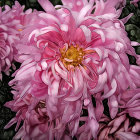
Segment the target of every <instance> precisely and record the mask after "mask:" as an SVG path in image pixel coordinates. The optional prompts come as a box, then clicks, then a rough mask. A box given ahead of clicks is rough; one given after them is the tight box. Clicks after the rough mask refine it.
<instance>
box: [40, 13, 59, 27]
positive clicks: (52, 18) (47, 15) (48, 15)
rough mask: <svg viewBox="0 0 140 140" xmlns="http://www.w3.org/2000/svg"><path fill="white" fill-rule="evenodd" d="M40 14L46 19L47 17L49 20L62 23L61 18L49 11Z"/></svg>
mask: <svg viewBox="0 0 140 140" xmlns="http://www.w3.org/2000/svg"><path fill="white" fill-rule="evenodd" d="M39 16H40V17H42V18H44V19H47V20H50V19H51V20H53V21H55V22H56V23H58V24H60V22H59V20H58V19H57V18H56V17H55V16H54V15H51V14H48V13H41V14H39Z"/></svg>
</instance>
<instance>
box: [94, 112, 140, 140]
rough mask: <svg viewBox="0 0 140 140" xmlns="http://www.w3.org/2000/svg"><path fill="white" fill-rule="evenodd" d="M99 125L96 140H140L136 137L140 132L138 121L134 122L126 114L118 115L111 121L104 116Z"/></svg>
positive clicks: (139, 137)
mask: <svg viewBox="0 0 140 140" xmlns="http://www.w3.org/2000/svg"><path fill="white" fill-rule="evenodd" d="M99 124H100V127H99V133H98V137H97V140H114V139H120V140H132V139H136V140H138V139H140V136H139V135H138V132H139V131H140V123H139V120H134V119H133V118H131V117H129V116H127V115H126V114H123V115H119V114H118V116H117V117H116V118H115V119H113V120H111V119H110V118H108V117H106V116H104V117H103V118H102V119H101V120H100V123H99Z"/></svg>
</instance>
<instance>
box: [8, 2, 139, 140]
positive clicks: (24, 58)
mask: <svg viewBox="0 0 140 140" xmlns="http://www.w3.org/2000/svg"><path fill="white" fill-rule="evenodd" d="M62 2H63V5H57V6H55V7H54V6H53V5H52V4H51V3H50V2H49V1H48V0H39V3H40V4H41V6H42V7H43V8H44V10H45V11H46V12H37V11H35V13H33V14H31V15H28V16H26V18H25V19H26V21H27V23H28V22H31V24H29V25H28V24H25V25H24V29H23V31H22V32H21V40H20V41H19V42H18V44H17V45H16V49H17V50H18V54H19V58H18V61H19V62H21V63H22V64H21V67H20V68H19V69H18V70H17V71H16V72H15V73H14V74H13V76H15V78H14V79H13V80H12V81H11V82H10V85H14V87H13V88H14V89H15V90H16V91H15V92H16V96H17V95H18V96H19V99H21V100H24V97H26V96H28V94H30V95H31V96H32V97H33V98H35V99H36V100H39V101H42V100H43V101H45V105H46V107H47V110H46V112H47V115H48V117H49V118H50V120H53V118H54V119H55V120H56V119H57V117H55V114H57V113H58V114H59V111H58V107H59V106H60V107H62V108H61V109H60V110H61V112H63V113H62V114H59V115H60V116H59V117H60V118H62V120H61V121H62V122H63V123H64V126H68V130H69V133H70V134H69V135H70V136H75V135H77V137H79V139H82V138H83V137H84V138H86V137H87V135H88V138H89V139H90V138H96V137H97V132H98V128H99V125H98V122H97V120H100V118H101V117H102V114H103V105H102V100H103V99H106V98H107V99H109V107H110V110H111V116H112V118H115V116H116V114H117V109H118V94H119V93H122V91H125V90H126V89H128V88H130V89H136V88H137V87H139V86H140V77H139V76H137V75H138V74H139V73H140V69H139V67H138V66H131V65H130V64H129V60H128V57H127V54H130V55H133V56H135V57H136V59H139V56H138V55H136V53H135V51H134V49H133V48H132V45H131V41H130V40H129V39H128V37H127V33H126V32H125V28H124V24H123V22H124V23H125V22H126V21H127V20H128V19H129V18H130V16H131V15H129V16H128V17H126V18H124V19H122V20H119V19H118V17H119V16H120V14H121V11H122V8H123V6H124V5H125V1H123V0H116V1H113V0H108V1H103V0H100V1H98V0H96V1H94V0H90V1H86V0H84V1H83V0H77V1H75V2H72V1H68V0H63V1H62ZM120 7H121V8H120ZM56 9H57V10H56ZM93 11H94V12H93ZM31 17H32V19H31ZM102 93H103V94H102ZM92 96H94V97H95V99H96V103H97V106H96V109H95V108H94V107H93V105H92ZM114 102H115V103H114ZM82 108H85V109H86V110H88V116H86V117H84V122H85V124H84V125H83V126H82V127H80V128H79V122H80V120H81V119H83V118H82V117H81V112H82ZM98 109H100V111H99V112H98ZM112 112H113V113H112ZM34 115H36V112H35V111H33V116H34ZM29 117H30V116H29ZM26 121H27V123H25V124H24V127H25V128H26V127H27V125H28V124H30V120H29V118H28V119H27V120H26ZM26 121H25V122H26ZM47 123H48V122H47ZM25 128H24V129H25ZM36 129H37V131H38V129H39V126H38V127H37V128H36ZM22 132H23V131H22ZM39 132H40V131H39ZM87 132H89V133H88V134H87ZM26 133H27V135H28V136H29V135H30V134H29V133H30V132H29V131H28V132H27V131H26V132H24V134H25V135H26ZM38 135H40V134H38ZM69 135H67V136H69ZM67 136H66V137H67ZM29 137H32V136H29ZM35 137H36V136H35Z"/></svg>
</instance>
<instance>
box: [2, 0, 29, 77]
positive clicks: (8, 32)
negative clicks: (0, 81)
mask: <svg viewBox="0 0 140 140" xmlns="http://www.w3.org/2000/svg"><path fill="white" fill-rule="evenodd" d="M23 9H24V6H22V7H21V6H20V4H19V3H18V2H17V1H16V2H15V5H14V6H13V7H12V8H10V7H9V6H5V7H4V11H2V8H0V74H1V71H3V72H5V73H7V74H8V73H9V68H10V67H11V66H12V65H13V64H12V61H13V59H14V57H15V55H16V54H17V50H16V48H15V44H16V42H17V41H19V39H20V31H22V28H23V26H22V25H23V24H22V23H23V19H24V15H25V14H24V13H23ZM27 13H29V10H28V11H27V12H26V14H27ZM0 78H2V76H0Z"/></svg>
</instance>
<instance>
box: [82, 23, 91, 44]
mask: <svg viewBox="0 0 140 140" xmlns="http://www.w3.org/2000/svg"><path fill="white" fill-rule="evenodd" d="M80 28H81V29H82V31H83V32H84V35H85V37H86V41H87V42H90V41H91V31H90V29H89V28H87V27H86V26H85V25H81V26H80Z"/></svg>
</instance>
